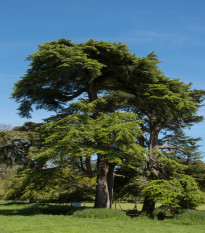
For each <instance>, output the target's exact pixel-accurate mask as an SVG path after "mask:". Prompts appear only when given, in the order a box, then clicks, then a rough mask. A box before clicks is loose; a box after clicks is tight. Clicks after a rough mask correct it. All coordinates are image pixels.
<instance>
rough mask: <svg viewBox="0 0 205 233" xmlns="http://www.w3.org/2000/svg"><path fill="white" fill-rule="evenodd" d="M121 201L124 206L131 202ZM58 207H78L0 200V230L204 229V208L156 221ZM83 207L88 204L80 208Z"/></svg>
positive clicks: (169, 232)
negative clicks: (88, 214) (86, 215)
mask: <svg viewBox="0 0 205 233" xmlns="http://www.w3.org/2000/svg"><path fill="white" fill-rule="evenodd" d="M121 204H122V207H124V208H125V207H129V206H130V204H132V203H121ZM132 207H133V205H132ZM61 210H62V211H63V213H64V214H73V213H74V215H75V213H77V212H75V211H77V210H79V209H76V208H71V207H69V206H66V205H36V204H25V205H23V204H20V205H17V204H0V233H17V232H18V233H61V232H62V233H66V232H69V233H78V232H79V233H82V232H83V233H94V232H95V233H98V232H99V233H104V232H105V233H110V232H112V233H127V232H128V233H138V232H140V233H141V232H142V233H155V232H157V233H173V232H176V233H180V232H184V233H192V232H197V233H204V229H205V222H204V218H205V212H204V211H186V212H185V213H184V214H182V215H179V216H178V217H177V218H176V219H169V220H165V221H158V220H156V219H154V220H151V219H148V218H147V217H145V216H141V217H138V218H134V219H130V218H127V217H126V218H125V219H123V218H121V217H120V219H113V218H105V219H101V218H98V217H97V218H96V217H93V218H92V216H91V218H79V217H74V216H73V215H64V214H63V215H59V213H60V211H61ZM203 210H204V209H203ZM83 211H84V212H86V211H87V208H82V212H83ZM95 211H97V210H95ZM113 211H114V210H111V212H113ZM91 212H92V211H91ZM49 213H50V214H49ZM51 213H54V214H57V215H52V214H51ZM120 216H121V215H120Z"/></svg>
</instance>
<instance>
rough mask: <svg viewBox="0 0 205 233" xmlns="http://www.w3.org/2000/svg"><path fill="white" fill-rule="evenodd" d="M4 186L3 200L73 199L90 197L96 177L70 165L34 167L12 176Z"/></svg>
mask: <svg viewBox="0 0 205 233" xmlns="http://www.w3.org/2000/svg"><path fill="white" fill-rule="evenodd" d="M5 186H6V187H5V190H6V192H5V194H4V195H3V198H4V199H6V200H29V201H35V200H47V201H48V200H50V201H54V202H55V201H56V202H72V201H79V200H80V201H82V200H89V199H91V198H92V197H93V195H94V187H95V180H94V179H90V178H86V177H83V176H82V175H80V174H79V173H78V172H77V171H75V170H73V169H72V168H71V167H63V168H62V167H55V168H47V169H36V168H34V169H26V170H23V171H21V172H20V173H18V174H17V175H16V176H14V177H11V178H10V180H8V182H7V183H6V185H5Z"/></svg>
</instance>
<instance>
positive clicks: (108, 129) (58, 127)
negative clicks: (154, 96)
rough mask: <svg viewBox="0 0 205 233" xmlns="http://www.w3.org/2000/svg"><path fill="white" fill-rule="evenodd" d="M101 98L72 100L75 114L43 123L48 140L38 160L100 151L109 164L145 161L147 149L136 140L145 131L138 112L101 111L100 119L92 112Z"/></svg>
mask: <svg viewBox="0 0 205 233" xmlns="http://www.w3.org/2000/svg"><path fill="white" fill-rule="evenodd" d="M102 101H103V100H102V99H98V100H96V101H93V102H92V103H88V104H85V103H82V102H77V103H73V104H72V107H75V108H76V113H75V114H72V115H69V116H67V117H65V118H63V119H61V120H59V121H55V122H50V123H48V124H45V125H43V126H42V127H41V128H40V131H43V132H44V134H45V137H44V138H45V142H44V144H43V147H42V149H41V153H39V154H38V156H37V157H36V159H37V160H38V161H40V162H42V163H45V162H47V161H49V160H52V161H54V162H56V163H59V162H60V161H63V159H72V158H81V157H84V158H91V157H92V156H95V155H97V154H101V155H103V156H105V157H106V159H107V160H108V161H109V162H110V163H116V164H118V165H122V164H126V163H128V161H129V163H128V164H129V165H130V166H131V165H132V162H135V163H136V162H141V161H142V160H144V156H143V153H144V151H145V150H144V149H143V148H142V147H141V146H139V145H138V144H136V143H135V141H136V138H137V137H139V136H140V135H141V134H142V131H141V130H140V128H139V124H140V121H139V120H138V117H137V115H136V114H133V113H126V112H114V113H109V114H104V113H99V116H98V118H97V119H94V118H93V112H94V111H95V110H94V109H95V108H96V105H97V104H98V103H101V102H102Z"/></svg>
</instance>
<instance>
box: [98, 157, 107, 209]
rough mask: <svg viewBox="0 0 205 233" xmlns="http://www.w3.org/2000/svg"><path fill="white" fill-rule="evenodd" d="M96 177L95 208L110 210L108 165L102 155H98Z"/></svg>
mask: <svg viewBox="0 0 205 233" xmlns="http://www.w3.org/2000/svg"><path fill="white" fill-rule="evenodd" d="M97 167H98V172H99V174H98V176H97V187H96V196H95V208H110V195H109V188H108V180H107V177H108V172H109V163H108V161H107V160H106V159H105V157H104V156H103V155H98V161H97Z"/></svg>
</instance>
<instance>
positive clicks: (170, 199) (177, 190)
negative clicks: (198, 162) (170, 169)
mask: <svg viewBox="0 0 205 233" xmlns="http://www.w3.org/2000/svg"><path fill="white" fill-rule="evenodd" d="M143 194H144V195H145V196H148V197H149V198H151V199H153V200H155V201H159V202H160V203H162V204H163V205H165V206H169V207H172V208H176V207H181V208H193V207H196V206H197V205H199V204H200V203H201V193H200V190H199V188H198V185H197V183H196V182H195V180H194V179H193V178H192V177H191V176H187V175H180V176H179V178H178V179H177V178H172V179H170V180H152V181H150V183H149V185H148V186H147V187H146V188H145V189H144V190H143Z"/></svg>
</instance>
